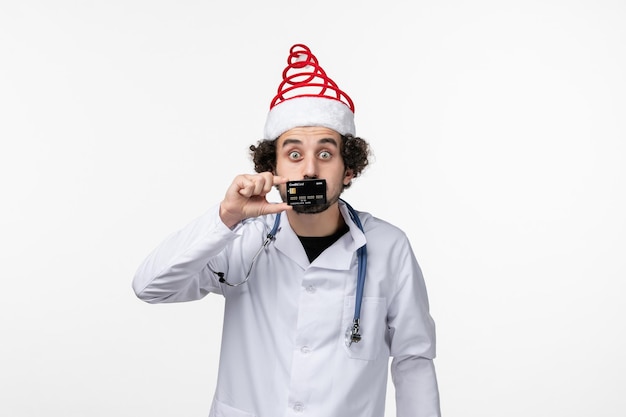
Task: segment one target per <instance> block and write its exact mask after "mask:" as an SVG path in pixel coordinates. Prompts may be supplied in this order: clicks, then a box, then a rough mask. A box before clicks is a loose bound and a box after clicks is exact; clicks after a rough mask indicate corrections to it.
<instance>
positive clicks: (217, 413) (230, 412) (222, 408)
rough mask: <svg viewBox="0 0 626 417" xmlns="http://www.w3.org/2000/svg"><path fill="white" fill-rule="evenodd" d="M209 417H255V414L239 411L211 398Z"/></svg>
mask: <svg viewBox="0 0 626 417" xmlns="http://www.w3.org/2000/svg"><path fill="white" fill-rule="evenodd" d="M209 417H256V414H252V413H248V412H247V411H243V410H239V409H237V408H235V407H231V406H230V405H228V404H224V403H223V402H221V401H219V400H218V399H217V398H213V404H212V405H211V411H210V412H209Z"/></svg>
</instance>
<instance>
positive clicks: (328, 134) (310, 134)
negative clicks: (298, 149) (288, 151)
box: [277, 126, 341, 147]
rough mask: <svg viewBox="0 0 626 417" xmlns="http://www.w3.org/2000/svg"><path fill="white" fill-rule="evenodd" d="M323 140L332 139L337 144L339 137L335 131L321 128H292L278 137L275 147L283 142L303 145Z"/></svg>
mask: <svg viewBox="0 0 626 417" xmlns="http://www.w3.org/2000/svg"><path fill="white" fill-rule="evenodd" d="M323 139H334V140H335V142H336V143H337V144H339V143H340V141H341V135H340V134H339V133H338V132H336V131H335V130H332V129H329V128H327V127H322V126H305V127H294V128H293V129H289V130H288V131H286V132H285V133H283V134H282V135H280V136H279V137H278V142H277V145H278V146H279V147H280V146H282V145H283V144H284V143H285V141H288V142H289V143H291V142H293V141H295V142H302V143H303V144H306V143H317V142H319V141H320V140H323Z"/></svg>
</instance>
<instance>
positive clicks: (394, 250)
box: [133, 201, 440, 417]
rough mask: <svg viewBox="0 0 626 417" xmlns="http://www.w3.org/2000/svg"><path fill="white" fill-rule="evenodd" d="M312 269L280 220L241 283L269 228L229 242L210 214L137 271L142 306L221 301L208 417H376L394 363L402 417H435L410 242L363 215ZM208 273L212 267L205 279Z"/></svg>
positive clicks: (425, 315) (266, 222) (429, 328)
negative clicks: (350, 338) (356, 331)
mask: <svg viewBox="0 0 626 417" xmlns="http://www.w3.org/2000/svg"><path fill="white" fill-rule="evenodd" d="M340 210H341V213H342V215H343V217H344V218H345V221H346V223H347V224H348V226H349V227H350V231H349V233H346V234H345V235H343V236H342V237H341V238H340V239H339V240H338V241H336V242H335V243H334V244H333V245H332V246H331V247H329V248H328V249H327V250H325V251H324V252H323V253H322V254H321V255H319V257H317V258H316V259H315V260H314V261H313V262H312V263H309V261H308V258H307V256H306V253H305V251H304V249H303V247H302V244H301V243H300V241H299V239H298V237H297V236H296V234H295V233H294V231H293V230H292V229H291V226H290V225H289V221H288V219H287V216H286V215H283V216H281V222H280V228H279V230H278V232H277V234H276V239H275V240H274V241H273V242H271V243H270V244H269V245H268V246H267V248H266V249H264V250H263V253H261V255H260V256H259V257H258V259H257V261H256V263H255V265H254V268H253V270H252V273H251V276H250V280H249V281H248V283H247V284H244V285H241V286H239V287H235V288H233V287H228V286H226V285H225V284H221V283H219V281H218V277H217V276H216V275H215V274H214V273H213V272H211V270H210V269H212V270H213V271H220V272H224V273H225V275H226V279H227V280H229V282H233V283H235V282H239V281H241V280H242V279H243V278H244V277H245V274H246V272H247V270H248V268H249V266H250V262H251V260H252V258H253V256H254V254H255V253H256V251H257V250H258V249H259V247H260V246H261V244H262V242H263V240H264V238H265V236H266V235H267V233H268V232H269V230H270V229H271V228H272V225H273V224H274V219H275V215H267V216H261V217H258V218H253V219H247V220H245V221H243V222H241V223H240V224H239V225H237V226H236V227H235V228H234V229H233V230H231V229H229V228H228V227H226V225H224V224H223V223H222V221H221V219H220V217H219V207H218V206H216V207H213V208H212V209H211V210H210V211H208V212H207V213H206V214H204V215H203V216H201V217H199V218H198V219H196V220H195V221H193V222H192V223H190V224H189V225H188V226H186V227H185V228H183V229H182V230H180V231H179V232H177V233H175V234H173V235H171V236H169V237H168V238H167V239H166V240H165V241H164V242H163V243H162V244H161V245H160V246H159V247H157V248H156V249H155V250H154V251H153V252H152V253H151V254H150V255H149V256H148V257H147V259H146V260H145V261H144V262H143V263H142V265H141V266H140V267H139V269H138V271H137V273H136V275H135V278H134V280H133V289H134V290H135V293H136V294H137V296H138V297H139V298H140V299H142V300H144V301H146V302H149V303H160V302H180V301H191V300H197V299H200V298H202V297H204V296H205V295H206V294H208V293H210V292H214V293H219V294H222V295H223V296H224V297H225V312H224V325H223V334H222V348H221V355H220V366H219V375H218V381H217V388H216V392H215V396H214V399H213V405H212V407H211V411H210V417H251V416H257V417H279V416H303V417H304V416H316V417H357V416H358V417H381V416H383V415H384V411H385V396H386V384H387V370H388V365H389V357H390V356H392V357H393V360H392V364H391V375H392V379H393V382H394V385H395V390H396V410H397V415H398V417H437V416H439V415H440V411H439V393H438V388H437V380H436V375H435V369H434V366H433V362H432V359H433V358H434V357H435V327H434V323H433V320H432V318H431V316H430V314H429V310H428V308H429V307H428V298H427V294H426V288H425V285H424V280H423V278H422V273H421V271H420V268H419V266H418V263H417V261H416V259H415V257H414V254H413V251H412V249H411V246H410V244H409V241H408V239H407V237H406V235H405V234H404V233H403V232H402V231H401V230H400V229H398V228H396V227H395V226H393V225H391V224H389V223H387V222H384V221H382V220H380V219H377V218H375V217H373V216H371V215H370V214H368V213H364V212H360V213H359V218H360V220H361V223H362V225H363V228H364V230H365V234H363V233H362V232H361V231H360V230H359V228H358V227H357V226H356V224H355V223H354V222H353V221H352V220H351V219H350V216H349V214H348V210H347V207H346V206H345V204H344V203H343V202H341V201H340ZM366 242H367V253H368V259H367V261H368V262H367V268H368V269H367V280H366V284H365V290H364V298H363V303H362V307H361V335H362V337H363V338H362V340H361V341H360V342H359V343H353V344H352V346H351V347H349V348H348V347H347V346H346V344H345V333H346V330H347V329H348V327H349V326H350V325H351V323H352V319H353V315H354V303H355V293H356V277H357V257H356V251H357V249H358V248H359V247H361V246H362V245H364V244H365V243H366ZM207 265H208V266H209V267H210V269H209V267H207Z"/></svg>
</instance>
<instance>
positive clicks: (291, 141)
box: [282, 138, 339, 148]
mask: <svg viewBox="0 0 626 417" xmlns="http://www.w3.org/2000/svg"><path fill="white" fill-rule="evenodd" d="M317 143H318V144H324V143H331V144H333V145H335V146H337V147H338V146H339V145H338V144H337V141H336V140H335V139H333V138H322V139H320V140H318V141H317ZM291 144H296V145H302V141H301V140H300V139H285V141H284V142H283V145H282V147H283V148H284V147H285V146H287V145H291Z"/></svg>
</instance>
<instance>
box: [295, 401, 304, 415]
mask: <svg viewBox="0 0 626 417" xmlns="http://www.w3.org/2000/svg"><path fill="white" fill-rule="evenodd" d="M293 411H295V412H296V413H301V412H303V411H304V404H302V403H301V402H297V403H295V404H294V405H293Z"/></svg>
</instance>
